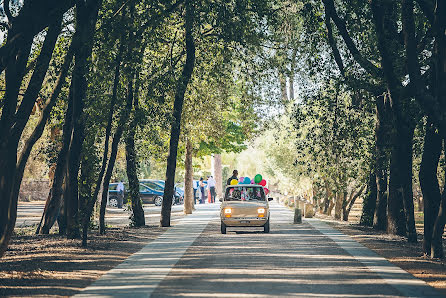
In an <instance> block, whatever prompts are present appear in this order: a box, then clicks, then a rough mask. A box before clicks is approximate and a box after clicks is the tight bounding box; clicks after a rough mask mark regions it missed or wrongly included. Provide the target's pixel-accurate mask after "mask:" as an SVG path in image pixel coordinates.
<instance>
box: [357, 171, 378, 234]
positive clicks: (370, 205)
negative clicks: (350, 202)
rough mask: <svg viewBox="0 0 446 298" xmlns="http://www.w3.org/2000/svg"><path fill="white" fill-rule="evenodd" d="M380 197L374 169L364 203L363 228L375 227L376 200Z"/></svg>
mask: <svg viewBox="0 0 446 298" xmlns="http://www.w3.org/2000/svg"><path fill="white" fill-rule="evenodd" d="M377 196H378V190H377V186H376V174H375V170H374V169H373V170H372V172H371V173H370V174H369V180H368V183H367V194H366V196H365V198H364V201H363V203H362V214H361V219H360V220H359V224H360V225H363V226H368V227H371V226H372V225H373V215H374V213H375V209H376V199H377Z"/></svg>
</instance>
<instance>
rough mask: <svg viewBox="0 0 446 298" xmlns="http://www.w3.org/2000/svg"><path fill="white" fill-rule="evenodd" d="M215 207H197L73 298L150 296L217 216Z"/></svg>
mask: <svg viewBox="0 0 446 298" xmlns="http://www.w3.org/2000/svg"><path fill="white" fill-rule="evenodd" d="M217 210H218V208H217V206H215V205H205V206H199V209H197V210H196V211H195V212H194V214H193V215H189V216H186V217H184V218H183V219H181V220H179V221H178V223H177V224H176V225H175V226H174V227H171V228H169V229H168V230H167V231H166V232H165V233H163V234H162V235H160V236H159V237H158V238H156V239H155V240H153V241H152V242H150V243H149V244H147V245H146V246H145V247H143V248H142V249H141V250H140V251H138V252H136V253H134V254H133V255H131V256H130V257H128V258H127V259H126V260H125V261H124V262H122V263H121V264H119V265H118V266H116V267H115V268H113V269H112V270H110V271H108V272H107V273H106V274H104V275H103V276H101V277H100V278H99V279H98V280H96V281H95V282H94V283H92V284H91V285H90V286H89V287H87V288H85V289H84V290H83V291H82V292H81V293H79V294H78V295H75V297H150V295H151V294H152V292H153V291H154V290H155V289H156V287H157V286H158V285H159V283H160V282H161V281H162V280H163V279H164V278H165V277H166V276H167V275H168V274H169V272H170V270H171V269H172V268H173V267H174V266H175V264H176V263H177V262H178V260H180V259H181V257H182V256H183V255H184V253H185V252H186V250H187V249H188V248H189V246H190V245H191V244H192V243H193V242H194V241H195V239H196V238H197V237H198V236H199V235H200V234H201V233H202V232H203V230H204V228H205V227H206V225H207V223H208V222H209V221H210V220H211V219H213V218H214V217H216V216H217V215H218V213H217Z"/></svg>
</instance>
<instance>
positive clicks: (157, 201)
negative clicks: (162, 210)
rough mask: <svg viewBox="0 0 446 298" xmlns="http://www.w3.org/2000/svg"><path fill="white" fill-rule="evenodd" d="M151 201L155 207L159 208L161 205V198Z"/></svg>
mask: <svg viewBox="0 0 446 298" xmlns="http://www.w3.org/2000/svg"><path fill="white" fill-rule="evenodd" d="M153 201H154V202H155V206H161V205H162V204H163V198H162V197H160V196H157V197H155V200H153Z"/></svg>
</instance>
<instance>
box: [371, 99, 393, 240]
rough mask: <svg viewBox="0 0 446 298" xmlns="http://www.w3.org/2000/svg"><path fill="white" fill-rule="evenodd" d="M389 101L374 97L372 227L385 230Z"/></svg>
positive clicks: (389, 128)
mask: <svg viewBox="0 0 446 298" xmlns="http://www.w3.org/2000/svg"><path fill="white" fill-rule="evenodd" d="M389 110H390V107H389V101H388V100H386V97H384V96H378V97H376V124H375V154H376V158H375V175H376V190H377V193H376V208H375V213H374V216H373V228H375V229H376V230H380V231H385V230H386V228H387V196H388V192H387V186H388V182H387V172H388V166H389V151H390V144H389V138H390V130H391V124H390V119H389Z"/></svg>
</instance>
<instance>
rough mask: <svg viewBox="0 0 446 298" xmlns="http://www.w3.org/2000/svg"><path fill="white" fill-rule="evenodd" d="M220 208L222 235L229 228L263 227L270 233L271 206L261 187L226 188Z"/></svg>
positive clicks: (232, 186)
mask: <svg viewBox="0 0 446 298" xmlns="http://www.w3.org/2000/svg"><path fill="white" fill-rule="evenodd" d="M220 201H222V204H221V207H220V219H221V233H222V234H226V229H227V227H263V231H264V232H265V233H269V229H270V227H269V204H268V201H272V198H268V199H267V198H266V196H265V193H264V191H263V187H262V186H261V185H253V184H238V185H229V186H227V187H226V191H225V196H224V198H223V199H220Z"/></svg>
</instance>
